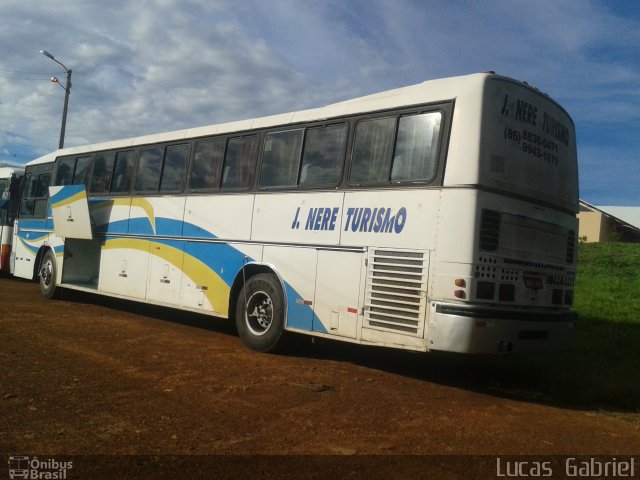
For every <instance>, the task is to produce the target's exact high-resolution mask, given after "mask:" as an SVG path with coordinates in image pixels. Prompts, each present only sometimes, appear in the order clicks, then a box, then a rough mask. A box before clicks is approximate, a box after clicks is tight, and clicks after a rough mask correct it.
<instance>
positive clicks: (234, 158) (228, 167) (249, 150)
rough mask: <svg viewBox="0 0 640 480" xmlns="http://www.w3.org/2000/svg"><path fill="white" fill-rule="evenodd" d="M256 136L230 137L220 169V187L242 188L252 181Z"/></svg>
mask: <svg viewBox="0 0 640 480" xmlns="http://www.w3.org/2000/svg"><path fill="white" fill-rule="evenodd" d="M257 151H258V137H257V135H252V136H248V137H238V138H230V139H229V142H228V145H227V153H226V156H225V159H224V167H223V170H222V188H223V189H225V190H244V189H247V188H249V187H251V184H252V183H253V171H254V170H255V163H256V153H257Z"/></svg>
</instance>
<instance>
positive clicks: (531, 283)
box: [522, 275, 544, 290]
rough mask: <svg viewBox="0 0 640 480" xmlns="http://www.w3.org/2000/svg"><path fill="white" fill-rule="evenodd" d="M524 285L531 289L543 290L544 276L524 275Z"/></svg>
mask: <svg viewBox="0 0 640 480" xmlns="http://www.w3.org/2000/svg"><path fill="white" fill-rule="evenodd" d="M522 278H523V280H524V286H525V287H527V288H530V289H531V290H542V288H543V287H544V284H543V283H542V278H540V277H533V276H531V275H524V276H523V277H522Z"/></svg>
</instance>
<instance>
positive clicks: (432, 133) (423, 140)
mask: <svg viewBox="0 0 640 480" xmlns="http://www.w3.org/2000/svg"><path fill="white" fill-rule="evenodd" d="M441 117H442V115H441V113H440V112H430V113H423V114H420V115H407V116H404V117H400V123H399V125H398V138H397V140H396V149H395V155H394V158H393V167H392V169H391V181H398V182H399V181H425V180H431V179H432V178H433V177H434V175H435V174H436V167H437V155H436V153H437V150H438V138H439V133H440V121H441Z"/></svg>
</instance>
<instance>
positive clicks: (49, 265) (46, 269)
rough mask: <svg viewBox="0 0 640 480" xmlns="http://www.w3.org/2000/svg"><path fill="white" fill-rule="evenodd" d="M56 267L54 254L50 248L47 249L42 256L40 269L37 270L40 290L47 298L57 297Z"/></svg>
mask: <svg viewBox="0 0 640 480" xmlns="http://www.w3.org/2000/svg"><path fill="white" fill-rule="evenodd" d="M57 268H58V267H57V263H56V256H55V255H54V253H53V252H52V251H51V250H48V251H47V253H45V254H44V257H42V262H40V271H39V272H38V277H39V278H40V291H41V292H42V294H43V295H44V296H45V297H47V298H57V297H58V294H59V289H58V288H57V285H56V278H57Z"/></svg>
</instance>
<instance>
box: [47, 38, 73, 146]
mask: <svg viewBox="0 0 640 480" xmlns="http://www.w3.org/2000/svg"><path fill="white" fill-rule="evenodd" d="M40 53H41V54H42V55H44V56H45V57H47V58H50V59H51V60H53V61H54V62H56V63H57V64H58V65H61V66H62V68H64V71H65V72H66V74H67V83H66V85H65V86H64V87H62V85H60V86H61V87H62V88H64V109H63V110H62V126H61V127H60V142H59V144H58V148H63V147H64V132H65V129H66V127H67V109H68V107H69V94H70V93H71V69H69V68H67V67H66V66H65V65H64V64H63V63H62V62H59V61H58V60H56V59H55V57H54V56H53V55H51V54H50V53H49V52H47V51H46V50H40ZM51 81H52V82H54V83H58V79H57V78H56V77H53V78H52V79H51Z"/></svg>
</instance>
